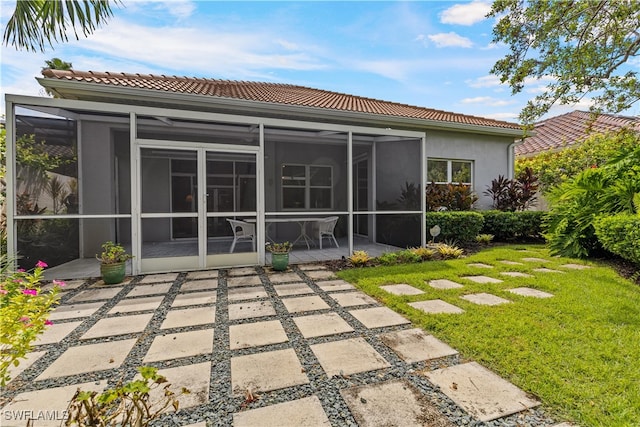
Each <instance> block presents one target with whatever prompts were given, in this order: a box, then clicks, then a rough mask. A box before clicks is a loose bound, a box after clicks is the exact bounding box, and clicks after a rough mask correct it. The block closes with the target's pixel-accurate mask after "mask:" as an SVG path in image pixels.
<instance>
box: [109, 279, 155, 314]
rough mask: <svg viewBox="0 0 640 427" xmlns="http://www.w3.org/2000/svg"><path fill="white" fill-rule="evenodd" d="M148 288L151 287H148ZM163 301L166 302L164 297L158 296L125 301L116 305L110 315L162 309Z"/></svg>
mask: <svg viewBox="0 0 640 427" xmlns="http://www.w3.org/2000/svg"><path fill="white" fill-rule="evenodd" d="M147 286H150V285H147ZM162 300H164V295H158V296H155V297H147V298H129V299H123V300H122V301H120V302H119V303H118V304H116V305H114V306H113V308H112V309H111V310H109V314H118V313H131V312H133V311H148V310H155V309H157V308H158V307H160V304H162Z"/></svg>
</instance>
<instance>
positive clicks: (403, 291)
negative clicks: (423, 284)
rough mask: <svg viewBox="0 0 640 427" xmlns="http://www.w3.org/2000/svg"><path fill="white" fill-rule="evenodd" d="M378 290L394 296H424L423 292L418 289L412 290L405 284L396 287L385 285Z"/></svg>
mask: <svg viewBox="0 0 640 427" xmlns="http://www.w3.org/2000/svg"><path fill="white" fill-rule="evenodd" d="M380 289H382V290H383V291H386V292H389V293H390V294H394V295H420V294H424V291H421V290H420V289H418V288H414V287H413V286H410V285H407V284H405V283H400V284H398V285H386V286H380Z"/></svg>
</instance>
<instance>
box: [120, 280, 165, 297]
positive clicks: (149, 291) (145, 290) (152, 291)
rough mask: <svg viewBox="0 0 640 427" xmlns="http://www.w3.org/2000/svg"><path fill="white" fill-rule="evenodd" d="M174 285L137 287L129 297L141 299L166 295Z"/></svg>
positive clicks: (157, 284) (159, 284)
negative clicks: (147, 296) (142, 297)
mask: <svg viewBox="0 0 640 427" xmlns="http://www.w3.org/2000/svg"><path fill="white" fill-rule="evenodd" d="M172 285H173V283H152V284H149V285H136V286H135V287H134V288H133V289H132V290H131V291H130V292H129V293H128V294H127V297H141V296H145V295H158V294H166V293H167V292H169V289H170V288H171V286H172Z"/></svg>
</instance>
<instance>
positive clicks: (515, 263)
mask: <svg viewBox="0 0 640 427" xmlns="http://www.w3.org/2000/svg"><path fill="white" fill-rule="evenodd" d="M500 262H501V263H503V264H506V265H524V264H523V263H521V262H518V261H509V260H508V259H503V260H502V261H500Z"/></svg>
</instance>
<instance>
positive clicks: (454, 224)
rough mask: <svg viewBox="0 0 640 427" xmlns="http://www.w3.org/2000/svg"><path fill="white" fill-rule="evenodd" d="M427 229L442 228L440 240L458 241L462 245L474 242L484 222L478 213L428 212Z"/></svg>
mask: <svg viewBox="0 0 640 427" xmlns="http://www.w3.org/2000/svg"><path fill="white" fill-rule="evenodd" d="M426 221H427V229H430V228H431V227H433V226H434V225H439V226H440V230H441V231H440V236H438V237H437V239H438V240H441V241H442V240H446V239H456V240H458V241H460V242H462V243H466V242H473V241H474V240H475V238H476V236H477V235H478V234H479V233H480V230H481V229H482V224H483V222H484V220H483V218H482V215H481V214H480V213H478V212H427V214H426Z"/></svg>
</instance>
